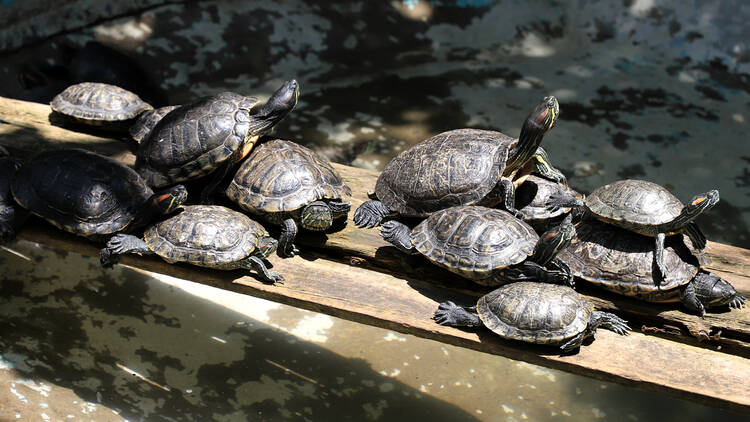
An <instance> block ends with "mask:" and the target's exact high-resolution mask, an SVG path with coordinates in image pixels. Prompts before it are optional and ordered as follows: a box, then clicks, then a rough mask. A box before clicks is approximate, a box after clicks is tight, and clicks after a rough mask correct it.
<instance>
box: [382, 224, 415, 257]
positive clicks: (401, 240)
mask: <svg viewBox="0 0 750 422" xmlns="http://www.w3.org/2000/svg"><path fill="white" fill-rule="evenodd" d="M380 236H382V237H383V239H384V240H385V241H386V242H388V243H390V244H391V245H393V246H395V247H396V248H398V249H399V250H400V251H401V252H404V253H408V254H412V255H413V254H416V253H417V250H416V249H414V246H413V245H412V243H411V229H409V227H408V226H407V225H406V224H404V223H401V222H399V221H396V220H391V221H386V223H385V224H383V228H382V229H380Z"/></svg>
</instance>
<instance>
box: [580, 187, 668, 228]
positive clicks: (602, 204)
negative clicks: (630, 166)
mask: <svg viewBox="0 0 750 422" xmlns="http://www.w3.org/2000/svg"><path fill="white" fill-rule="evenodd" d="M586 208H588V209H589V211H591V212H592V213H593V214H595V215H596V216H597V217H598V218H600V219H602V220H604V221H607V222H614V223H618V222H619V223H624V224H620V225H621V226H624V227H625V228H630V227H634V226H652V225H656V224H662V223H666V222H669V221H671V220H673V219H674V218H675V217H677V216H678V215H679V214H680V212H681V211H682V208H683V204H682V202H680V200H679V199H677V198H676V197H675V196H674V195H672V194H671V193H670V192H669V191H668V190H667V189H666V188H664V187H663V186H661V185H657V184H656V183H652V182H648V181H645V180H632V179H628V180H618V181H617V182H613V183H610V184H608V185H604V186H602V187H600V188H598V189H596V190H595V191H593V192H592V193H591V195H589V196H588V197H587V198H586Z"/></svg>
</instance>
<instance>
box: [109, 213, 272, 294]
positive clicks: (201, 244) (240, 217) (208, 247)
mask: <svg viewBox="0 0 750 422" xmlns="http://www.w3.org/2000/svg"><path fill="white" fill-rule="evenodd" d="M274 250H276V239H274V238H272V237H270V235H269V234H268V232H267V231H266V229H265V228H263V226H262V225H260V224H259V223H257V222H255V221H254V220H252V219H251V218H250V217H248V216H246V215H245V214H242V213H240V212H237V211H234V210H231V209H229V208H226V207H222V206H219V205H190V206H186V207H184V208H183V210H182V211H181V212H179V213H178V214H176V215H174V216H172V217H170V218H168V219H166V220H164V221H161V222H159V223H156V224H154V225H152V226H151V227H149V228H148V229H147V230H146V231H145V233H144V235H143V240H141V239H139V238H137V237H135V236H132V235H129V234H122V233H120V234H117V235H115V236H113V237H112V238H111V239H110V240H109V241H108V242H107V246H106V247H105V248H104V249H102V250H101V252H100V255H99V259H100V261H101V264H102V266H104V267H110V266H112V265H113V264H114V263H115V262H116V261H117V256H118V255H120V254H124V253H139V254H140V253H147V254H150V253H155V254H157V255H159V256H160V257H161V258H163V259H164V260H165V261H167V262H169V263H174V262H186V263H188V264H193V265H198V266H201V267H208V268H216V269H220V270H233V269H238V268H244V269H249V270H254V271H256V272H257V273H258V274H259V275H260V277H261V279H262V280H263V281H264V282H266V283H271V284H273V283H277V282H278V283H283V282H284V277H282V276H281V274H279V273H278V272H276V271H269V270H268V268H267V267H266V264H265V262H264V261H263V259H264V258H265V257H267V256H268V255H269V254H271V253H273V251H274Z"/></svg>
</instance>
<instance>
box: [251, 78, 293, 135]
mask: <svg viewBox="0 0 750 422" xmlns="http://www.w3.org/2000/svg"><path fill="white" fill-rule="evenodd" d="M298 99H299V84H298V83H297V81H296V80H295V79H292V80H289V81H286V82H284V85H281V88H279V89H278V90H276V92H274V93H273V95H271V98H269V99H268V101H266V103H265V104H264V105H263V107H261V108H260V109H258V112H257V113H256V114H255V115H254V116H253V117H255V118H257V119H263V120H266V121H268V122H269V123H270V125H271V126H273V125H275V124H276V123H278V122H279V121H281V119H283V118H284V117H285V116H286V115H287V114H289V112H290V111H292V109H293V108H294V106H296V105H297V100H298Z"/></svg>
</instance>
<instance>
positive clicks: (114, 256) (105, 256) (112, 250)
mask: <svg viewBox="0 0 750 422" xmlns="http://www.w3.org/2000/svg"><path fill="white" fill-rule="evenodd" d="M126 253H138V254H142V253H145V254H152V253H153V252H152V251H151V249H149V247H148V245H147V244H146V242H144V241H143V240H141V239H139V238H137V237H135V236H132V235H129V234H122V233H118V234H116V235H114V236H112V238H111V239H109V241H108V242H107V245H106V246H105V247H104V248H102V250H101V251H99V263H100V264H101V265H102V267H104V268H111V267H112V266H113V265H114V264H116V263H117V261H118V255H122V254H126Z"/></svg>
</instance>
